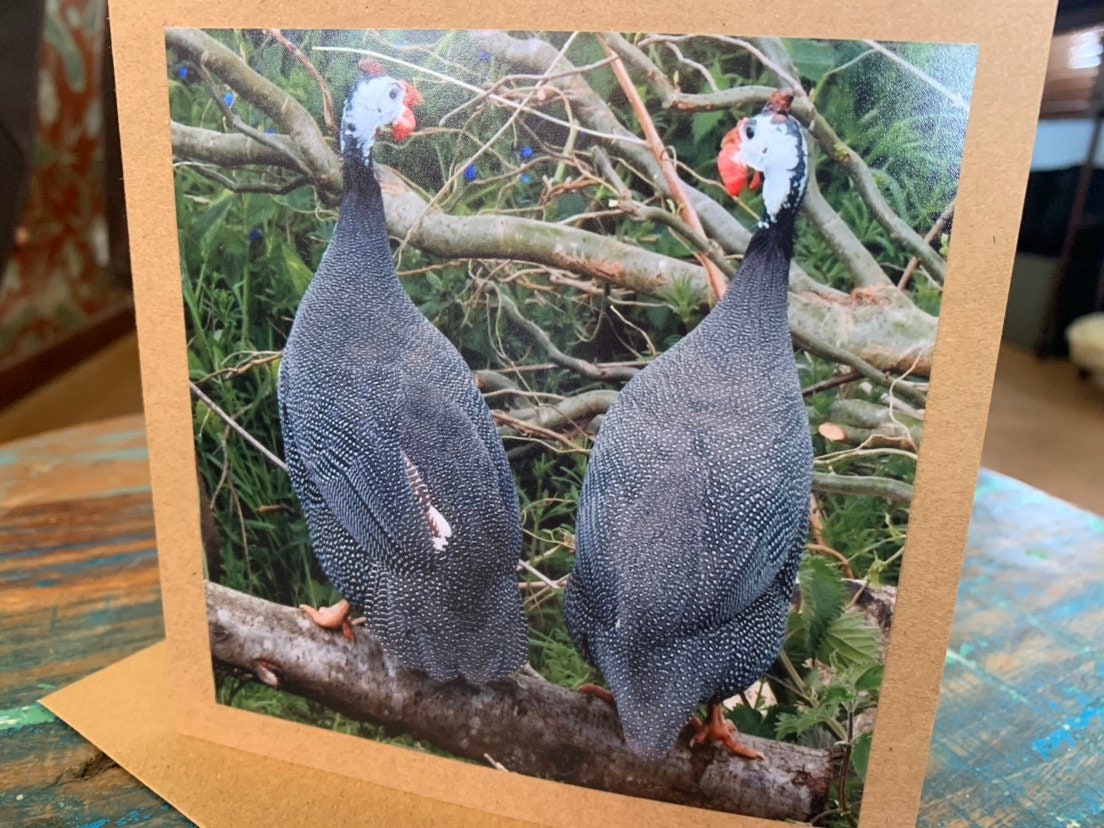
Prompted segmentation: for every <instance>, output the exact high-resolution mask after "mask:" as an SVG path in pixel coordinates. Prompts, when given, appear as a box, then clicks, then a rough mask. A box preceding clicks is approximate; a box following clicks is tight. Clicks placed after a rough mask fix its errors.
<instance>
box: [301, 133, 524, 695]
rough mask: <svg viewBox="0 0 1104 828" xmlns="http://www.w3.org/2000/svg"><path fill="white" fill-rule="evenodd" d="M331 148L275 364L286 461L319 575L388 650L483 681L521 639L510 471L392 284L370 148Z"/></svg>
mask: <svg viewBox="0 0 1104 828" xmlns="http://www.w3.org/2000/svg"><path fill="white" fill-rule="evenodd" d="M345 158H346V162H345V182H346V192H345V196H344V199H343V201H342V204H341V212H340V218H339V220H338V223H337V227H336V228H335V231H334V236H333V239H332V241H331V242H330V246H329V248H328V249H327V250H326V253H325V255H324V257H323V259H322V262H321V264H320V265H319V268H318V272H317V274H316V275H315V278H314V280H313V281H312V283H311V285H310V287H309V288H308V290H307V291H306V294H305V295H304V296H303V300H302V302H301V303H300V305H299V308H298V310H297V312H296V316H295V322H294V324H293V326H292V330H291V334H290V336H289V337H288V341H287V346H286V348H285V350H284V356H283V361H282V363H281V366H280V388H279V392H280V393H279V396H280V415H281V417H280V419H281V426H282V430H283V436H284V451H285V456H286V459H287V464H288V472H289V474H290V476H291V481H292V484H293V486H294V488H295V492H296V494H297V495H298V497H299V501H300V503H301V505H302V508H303V511H304V513H305V515H306V519H307V525H308V528H309V530H310V537H311V543H312V546H313V549H314V553H315V555H316V556H317V558H318V560H319V562H320V563H321V565H322V568H323V570H324V571H325V573H326V577H327V578H329V579H330V581H331V582H332V583H333V585H334V587H335V588H336V589H337V590H338V592H340V593H341V595H342V596H343V597H344V598H345V599H347V600H348V601H349V602H350V603H351V604H352V605H353V606H354V607H355V608H356V609H357V610H358V611H359V612H362V613H363V614H364V615H365V616H366V617H367V619H368V624H369V626H370V627H371V629H372V631H373V632H374V633H376V634H377V635H378V636H379V637H380V639H381V641H382V643H383V645H384V647H385V648H386V649H387V651H388V652H389V653H391V654H392V655H394V656H396V657H397V658H398V659H399V660H400V661H402V662H403V663H404V664H406V665H407V666H409V667H412V668H415V669H418V670H422V671H423V672H425V673H427V674H429V676H430V677H431V678H433V679H435V680H438V681H445V680H449V679H454V678H463V679H465V680H467V681H469V682H471V683H475V684H482V683H486V682H488V681H491V680H495V679H499V678H503V677H505V676H507V675H509V674H510V673H512V672H513V671H514V670H516V669H517V668H518V667H520V666H521V664H522V663H524V661H525V658H526V653H527V639H526V632H525V619H524V614H523V612H522V608H521V596H520V593H519V590H518V587H517V576H516V566H517V559H518V554H519V553H520V551H521V543H522V534H521V516H520V511H519V508H518V501H517V494H516V491H515V489H514V481H513V478H512V476H511V474H510V469H509V466H508V464H507V461H506V456H505V453H504V451H503V448H502V443H501V441H500V439H499V437H498V434H497V432H496V431H495V428H494V424H493V423H492V421H491V417H490V412H489V410H488V408H487V406H486V404H485V403H484V401H483V399H482V397H481V396H480V394H479V392H478V390H477V389H476V388H475V385H474V383H473V381H472V376H471V372H470V370H469V369H468V366H467V365H466V364H465V363H464V361H463V359H462V358H461V356H460V354H459V353H458V352H457V351H456V349H455V348H454V347H453V346H452V344H451V343H450V342H449V341H448V340H447V339H446V338H445V337H444V336H443V335H442V334H441V333H440V332H439V331H438V330H437V329H436V328H434V326H433V325H432V324H430V322H429V321H428V320H426V319H425V318H424V317H423V316H422V315H421V313H419V311H418V309H417V308H416V307H415V306H414V304H413V303H412V302H411V301H410V299H409V297H408V296H407V294H406V292H405V291H404V290H403V288H402V286H401V285H400V284H399V280H398V277H397V275H396V273H395V269H394V265H393V262H392V254H391V248H390V242H389V240H388V235H387V229H386V222H385V216H384V211H383V200H382V193H381V192H380V187H379V183H378V181H377V180H376V177H375V173H374V170H373V168H372V166H371V161H370V159H369V160H367V162H366V161H365V160H364V159H363V158H362V157H361V155H360V148H359V147H350V148H349V149H348V150H347V151H346V152H345ZM412 467H413V469H415V470H416V474H415V472H412V470H411V468H412ZM427 497H428V504H431V505H432V507H433V508H434V509H436V511H437V513H438V514H439V515H440V516H441V517H443V518H444V520H445V521H447V527H448V530H449V531H450V533H449V534H447V535H444V534H442V533H441V532H439V531H438V532H435V531H434V530H435V522H434V519H433V517H432V515H431V514H430V513H429V512H428V511H427Z"/></svg>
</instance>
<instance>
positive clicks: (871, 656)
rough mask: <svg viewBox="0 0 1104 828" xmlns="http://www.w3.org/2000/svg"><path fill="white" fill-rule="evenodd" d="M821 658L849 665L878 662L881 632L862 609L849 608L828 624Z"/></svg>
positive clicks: (819, 649)
mask: <svg viewBox="0 0 1104 828" xmlns="http://www.w3.org/2000/svg"><path fill="white" fill-rule="evenodd" d="M817 658H818V659H819V660H821V661H824V662H829V661H833V660H834V661H835V662H836V663H839V664H842V665H846V666H850V665H852V664H868V663H870V662H873V661H876V660H877V658H878V631H877V630H876V629H875V628H874V627H873V625H871V623H870V622H869V621H867V620H866V617H865V616H864V615H863V614H862V613H861V612H858V611H857V610H848V611H847V612H845V613H843V615H840V616H839V617H838V618H835V619H833V620H832V621H831V622H830V623H829V624H828V628H827V630H825V632H824V638H823V640H822V642H821V645H820V647H819V648H818V649H817Z"/></svg>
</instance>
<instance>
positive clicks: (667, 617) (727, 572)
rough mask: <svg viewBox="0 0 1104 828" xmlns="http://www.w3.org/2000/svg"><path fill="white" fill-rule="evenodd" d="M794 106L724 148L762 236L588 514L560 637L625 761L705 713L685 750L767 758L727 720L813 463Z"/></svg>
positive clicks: (629, 403)
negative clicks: (759, 185) (751, 199)
mask: <svg viewBox="0 0 1104 828" xmlns="http://www.w3.org/2000/svg"><path fill="white" fill-rule="evenodd" d="M791 101H792V95H789V94H788V93H781V92H778V93H775V94H774V95H773V96H772V97H771V99H770V100H769V101H768V103H767V104H766V106H765V107H764V109H763V111H762V112H761V113H759V114H757V115H755V116H754V117H750V118H745V119H744V120H742V121H741V122H740V123H739V125H738V126H737V127H736V128H735V129H733V130H732V131H730V133H729V134H728V136H727V137H726V139H725V142H724V144H723V145H722V150H721V156H720V158H719V159H718V161H719V166H720V169H721V174H722V178H723V179H724V181H725V184H726V186H727V187H728V189H729V192H730V193H732V194H734V195H735V194H736V193H737V192H738V191H739V189H740V188H742V187H743V185H744V183H745V182H746V180H747V174H748V167H752V168H754V169H755V170H758V171H761V172H762V174H763V203H764V209H763V213H762V218H761V219H760V221H759V224H758V226H757V229H756V231H755V233H754V235H753V237H752V239H751V241H750V243H749V245H748V248H747V253H746V255H745V256H744V260H743V263H742V265H741V267H740V270H739V272H738V273H737V275H736V276H735V278H734V279H733V280H732V282H731V284H730V285H729V286H728V290H727V291H726V293H725V295H724V298H723V299H722V300H721V301H720V302H719V303H718V304H717V306H716V307H715V308H714V309H713V310H712V311H711V312H710V314H709V315H708V316H707V317H706V318H705V319H704V320H703V321H702V322H701V324H699V325H698V326H697V328H695V329H694V331H692V332H691V333H690V334H688V335H687V336H686V337H684V338H683V339H682V340H681V341H680V342H679V343H678V344H677V345H675V346H674V347H673V348H671V349H670V350H669V351H668V352H667V353H665V354H664V355H662V356H661V357H659V358H658V359H656V360H655V361H654V362H653V363H652V364H651V365H649V366H648V367H647V368H646V369H645V370H643V371H641V372H640V373H639V374H638V375H637V376H635V377H634V378H633V379H632V381H631V382H629V383H628V384H627V385H626V386H625V388H624V389H623V390H622V391H621V393H620V394H619V395H618V397H617V400H616V402H615V403H614V405H613V406H612V407H611V408H610V410H609V413H608V414H607V416H606V419H605V422H604V423H603V425H602V427H601V431H600V432H599V434H598V437H597V441H596V444H595V446H594V450H593V452H592V454H591V458H590V464H589V468H588V470H587V473H586V477H585V480H584V483H583V488H582V492H581V496H580V508H579V516H578V526H577V534H576V549H577V557H576V563H575V568H574V572H573V573H572V575H571V579H570V582H569V584H568V587H567V594H566V597H565V614H566V620H567V625H568V630H569V632H570V634H571V637H572V640H573V641H574V643H575V645H576V647H577V648H578V649H579V651H580V652H581V653H582V655H583V656H584V657H585V658H586V659H587V660H588V661H589V662H590V663H591V664H593V665H595V666H596V667H597V668H598V669H599V670H600V671H601V672H602V675H603V676H604V677H605V679H606V682H607V683H608V685H609V688H610V691H611V693H612V697H613V700H614V703H615V704H616V707H617V713H618V716H619V718H620V720H621V724H622V730H623V732H624V736H625V739H626V742H627V743H628V745H629V747H630V748H631V749H633V750H634V751H636V752H638V753H639V754H642V755H645V756H648V757H652V758H656V759H658V758H661V757H663V756H665V755H666V754H667V753H668V752H669V750H670V749H671V747H672V745H673V744H674V743H675V741H676V739H677V738H678V735H679V733H680V731H682V729H683V728H684V727H685V726H686V724H687V721H688V720H690V719H691V716H692V714H693V713H694V712H695V711H696V710H697V708H698V706H699V705H701V704H703V703H704V704H708V705H712V706H713V707H712V711H711V713H710V716H709V717H708V721H707V722H706V723H704V724H703V723H702V722H700V721H697V720H695V725H696V729H697V733H696V735H695V736H694V741H695V742H702V741H714V740H716V741H720V742H722V743H723V744H725V745H726V746H727V747H728V748H729V749H730V750H732V751H733V752H734V753H738V754H740V755H743V756H746V757H748V758H761V754H759V753H758V752H757V751H754V750H751V749H749V748H746V747H744V746H743V745H741V744H740V743H739V742H738V741H737V740H736V738H735V734H734V728H733V726H732V724H731V722H728V721H727V720H725V718H724V711H723V709H722V708H721V707H720V704H719V703H720V702H721V701H722V700H723V699H726V698H729V697H730V696H733V695H735V694H736V693H739V692H740V691H742V690H744V689H746V688H747V687H748V686H749V685H751V684H752V683H753V682H754V681H755V680H756V679H758V678H760V676H761V675H762V674H763V673H764V671H765V670H766V669H767V668H768V667H769V666H770V665H771V663H772V662H773V661H774V660H775V659H776V658H777V656H778V654H779V651H780V649H781V647H782V643H783V638H784V636H785V632H786V624H787V618H788V614H789V606H790V599H791V597H792V593H793V588H794V584H795V580H796V576H797V570H798V566H799V563H800V560H801V555H802V551H803V548H804V543H805V540H806V532H807V527H808V519H809V514H808V509H809V493H810V485H811V480H812V467H813V452H812V443H811V440H810V435H809V423H808V419H807V415H806V413H805V407H804V405H803V403H802V397H801V387H800V385H799V383H798V376H797V369H796V365H795V361H794V354H793V348H792V344H791V339H790V332H789V326H788V324H787V319H786V308H787V297H786V291H787V281H788V275H789V269H790V260H791V258H792V255H793V243H794V220H795V217H796V214H797V210H798V208H799V206H800V204H801V201H802V198H803V196H804V192H805V184H806V176H807V174H808V172H807V171H808V154H807V149H806V144H805V138H804V135H803V133H802V129H801V126H800V124H799V123H798V122H797V121H796V120H795V119H794V118H793V117H792V116H791V115H790V111H789V110H790V103H791Z"/></svg>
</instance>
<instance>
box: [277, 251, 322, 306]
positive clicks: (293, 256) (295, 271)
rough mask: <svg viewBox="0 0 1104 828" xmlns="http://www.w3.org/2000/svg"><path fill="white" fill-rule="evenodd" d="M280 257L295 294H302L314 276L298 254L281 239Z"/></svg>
mask: <svg viewBox="0 0 1104 828" xmlns="http://www.w3.org/2000/svg"><path fill="white" fill-rule="evenodd" d="M280 259H281V261H282V262H283V265H284V270H285V272H286V273H287V276H288V279H289V280H290V281H291V284H292V285H293V286H294V288H295V293H296V295H297V296H302V295H303V293H304V292H305V291H306V289H307V285H309V284H310V283H311V279H313V278H314V274H313V273H311V269H310V268H309V267H307V266H306V265H305V264H304V263H303V260H302V259H300V258H299V254H298V253H296V252H295V251H294V250H293V249H292V248H291V246H290V245H288V244H285V243H284V242H283V241H281V242H280Z"/></svg>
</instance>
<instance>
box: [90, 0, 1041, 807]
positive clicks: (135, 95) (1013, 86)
mask: <svg viewBox="0 0 1104 828" xmlns="http://www.w3.org/2000/svg"><path fill="white" fill-rule="evenodd" d="M1054 11H1055V3H1054V0H1038V1H1036V0H1007V2H1005V3H1003V4H1001V7H1000V9H999V12H997V13H994V9H993V7H992V4H991V3H988V2H985V0H912V2H909V3H893V4H887V3H884V2H883V0H846V2H845V1H844V0H836V2H816V3H811V2H808V0H773V2H771V3H762V4H741V3H733V2H731V0H699V2H697V3H695V4H694V5H693V6H692V7H691V9H690V14H688V13H687V8H686V7H685V6H683V5H680V4H678V3H670V2H668V0H608V2H606V3H603V4H596V3H594V2H592V0H559V1H558V2H556V3H547V2H540V0H509V2H488V3H485V4H482V5H474V4H471V3H465V2H460V1H459V0H434V2H432V3H429V2H419V3H413V2H407V3H387V4H384V3H380V2H350V0H311V2H309V3H304V2H302V0H227V1H226V2H218V0H175V1H174V0H112V2H111V5H110V22H111V27H112V40H113V50H114V59H115V63H116V78H117V83H118V95H119V115H120V122H121V134H122V147H123V164H124V172H125V183H126V193H127V211H128V217H129V220H130V236H131V251H132V257H133V268H134V286H135V293H136V297H137V316H138V330H139V342H140V348H141V358H142V379H143V387H144V394H145V406H146V417H147V423H148V434H149V449H150V469H151V476H152V482H153V498H154V505H155V514H156V526H157V537H158V548H159V550H160V554H161V583H162V588H163V595H164V608H165V627H166V633H167V637H168V641H169V645H170V647H171V650H172V653H173V659H172V663H173V674H172V684H173V686H174V688H175V699H174V701H175V704H176V707H177V710H178V717H179V723H180V728H181V730H182V731H184V732H186V733H188V734H191V735H194V736H199V737H202V738H206V739H211V740H214V741H217V742H221V743H223V744H227V745H229V746H232V747H236V748H241V749H245V750H250V751H253V752H259V753H263V754H266V755H269V756H273V757H275V758H279V759H284V760H288V761H290V762H297V763H300V764H305V765H309V766H311V767H314V768H318V769H322V770H327V771H332V772H334V773H340V774H344V775H350V776H356V777H359V778H363V779H366V780H369V781H373V782H378V783H382V784H385V785H390V786H392V787H396V788H400V789H402V790H406V791H411V792H414V793H418V794H422V795H424V796H426V797H430V798H427V799H426V800H425V801H424V808H425V812H426V815H427V816H429V815H431V812H432V809H433V807H434V803H433V801H432V799H433V798H436V799H443V800H448V801H452V802H456V803H458V804H461V805H466V806H469V807H473V808H480V809H484V810H486V811H490V812H493V813H496V814H499V815H503V816H508V817H514V818H517V819H523V820H533V821H539V822H543V823H548V824H557V825H584V824H599V823H605V824H610V823H611V822H617V821H620V820H624V821H626V822H627V821H629V820H648V824H676V823H679V822H685V821H686V820H687V819H688V818H689V817H690V816H691V814H693V816H694V818H695V819H696V820H699V821H701V822H703V823H706V824H718V825H721V824H724V825H731V826H737V825H739V826H775V825H780V824H782V823H778V822H774V821H767V820H760V819H752V818H747V817H734V816H731V815H723V814H716V813H712V812H707V811H699V810H694V811H693V812H691V811H688V810H687V809H685V808H683V807H681V806H675V805H668V804H665V803H659V802H652V801H648V800H640V799H634V798H631V797H626V796H619V795H615V794H607V793H602V792H598V791H592V790H587V789H583V788H575V787H572V786H568V785H561V784H557V783H551V782H545V781H542V780H538V779H532V778H529V777H525V776H521V775H516V774H511V775H506V774H503V773H501V772H500V771H495V770H492V769H489V768H487V769H483V768H479V767H475V766H473V765H467V764H463V763H459V762H453V761H451V760H446V759H440V758H437V757H433V756H427V755H423V754H418V753H415V752H413V751H407V750H404V749H401V748H395V747H390V746H387V745H381V744H377V743H374V742H370V741H368V740H363V739H357V738H354V737H350V736H343V735H338V734H334V733H330V732H327V731H323V730H319V729H316V728H311V727H307V726H304V725H297V724H293V723H290V722H286V721H282V720H278V719H274V718H271V717H267V716H261V715H258V714H253V713H248V712H246V711H241V710H235V709H232V708H228V707H223V706H220V705H218V704H216V703H215V701H214V693H213V680H212V675H211V668H210V650H209V646H208V640H207V622H206V608H205V603H204V591H203V580H202V578H203V572H202V564H201V561H202V555H201V553H200V549H201V546H200V535H199V521H198V520H197V515H198V509H199V507H198V502H197V495H196V485H195V465H194V449H193V436H192V418H191V400H190V398H189V393H188V387H187V384H186V383H185V382H184V381H183V379H184V377H185V376H186V375H187V356H186V350H185V334H184V318H183V308H182V302H181V291H180V271H179V261H178V254H177V250H178V248H177V235H176V233H177V231H176V224H175V220H174V216H175V207H174V196H173V180H172V166H171V163H170V162H171V158H172V151H171V146H170V140H169V130H168V122H169V107H168V94H167V79H166V71H165V47H164V29H165V28H166V27H172V26H198V27H204V28H211V27H262V26H266V25H268V26H271V25H277V26H282V27H287V28H442V29H447V28H481V27H482V28H497V29H511V28H521V27H524V28H535V29H549V30H565V29H583V30H603V29H615V30H616V29H624V28H625V27H626V21H631V25H629V26H628V28H631V29H633V30H637V29H649V30H660V31H672V32H686V31H695V30H696V31H708V32H730V33H733V34H739V35H744V36H747V35H752V34H768V35H778V36H789V37H818V38H839V39H854V38H874V39H878V40H905V41H953V42H964V43H976V44H978V45H979V46H980V52H979V58H978V61H979V62H978V70H977V81H976V86H975V92H974V98H973V104H972V111H971V115H970V122H969V130H968V133H967V139H966V151H965V156H964V162H963V171H962V178H961V183H960V194H959V197H958V200H957V207H956V214H955V240H954V244H953V245H952V249H951V255H950V262H949V273H950V274H951V275H950V278H949V279H948V282H947V287H946V292H945V297H944V304H943V309H942V313H941V317H940V325H939V332H938V337H937V341H936V367H935V373H934V377H933V384H932V389H931V394H930V398H929V408H928V414H927V422H926V426H925V438H924V440H925V442H924V447H923V452H922V454H921V462H920V465H919V471H918V476H917V481H916V494H915V499H914V501H913V508H912V516H911V523H910V528H909V548H908V554H907V555H906V556H905V561H904V567H903V571H902V575H901V592H900V597H899V600H898V603H897V611H896V619H895V622H894V630H893V634H892V642H891V647H890V652H889V658H888V662H887V665H886V676H885V685H884V692H883V697H882V703H881V707H880V709H879V714H878V725H877V729H876V737H875V739H874V743H873V755H872V757H871V760H870V775H869V778H868V781H867V786H866V794H865V797H864V805H863V815H862V826H863V828H872V826H887V828H888V826H894V827H896V826H900V825H905V824H911V823H912V822H913V820H914V819H915V814H916V810H917V807H918V803H919V799H920V792H921V787H922V785H923V779H924V770H925V758H926V756H927V754H928V745H929V740H930V736H931V728H932V723H933V719H934V714H935V706H936V702H937V699H938V693H939V686H940V680H941V677H942V671H943V659H944V653H945V647H946V643H947V639H948V636H949V633H950V623H951V615H952V610H953V607H954V599H955V589H956V584H957V580H958V575H959V570H960V568H961V564H962V556H963V551H964V546H965V538H966V530H967V524H968V521H969V517H970V507H971V503H972V496H973V487H974V483H975V479H976V474H977V469H978V464H979V461H980V456H981V443H982V438H983V436H984V429H985V415H986V411H987V408H988V402H989V394H990V391H991V385H992V377H993V371H994V366H995V362H996V353H997V345H998V341H999V335H1000V329H1001V320H1002V314H1003V308H1004V304H1005V297H1006V293H1007V289H1008V281H1009V274H1010V271H1011V264H1012V257H1013V252H1014V246H1015V240H1016V234H1017V229H1018V226H1019V219H1020V210H1021V204H1022V197H1023V192H1024V186H1025V181H1026V175H1027V170H1028V163H1029V159H1030V157H1031V149H1032V143H1033V138H1034V128H1035V121H1036V116H1037V112H1038V105H1039V97H1040V94H1041V90H1042V83H1043V76H1044V69H1045V65H1046V59H1047V55H1048V48H1049V36H1050V30H1051V25H1052V22H1053V19H1054ZM199 771H200V769H193V771H189V770H187V769H183V768H182V769H181V770H180V772H181V773H189V772H196V773H198V772H199ZM294 772H295V769H294V766H290V765H289V766H288V773H294ZM334 795H339V794H336V793H335V794H334Z"/></svg>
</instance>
